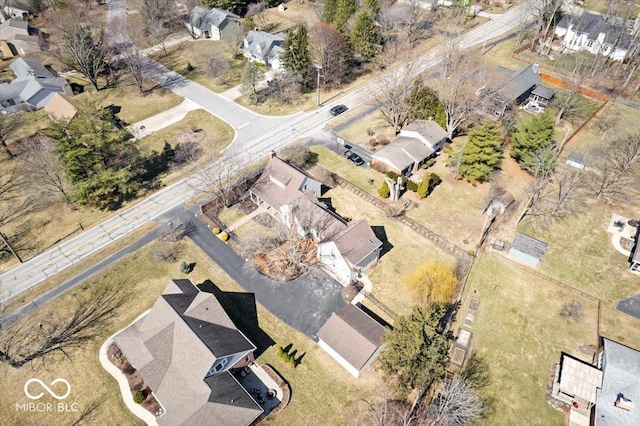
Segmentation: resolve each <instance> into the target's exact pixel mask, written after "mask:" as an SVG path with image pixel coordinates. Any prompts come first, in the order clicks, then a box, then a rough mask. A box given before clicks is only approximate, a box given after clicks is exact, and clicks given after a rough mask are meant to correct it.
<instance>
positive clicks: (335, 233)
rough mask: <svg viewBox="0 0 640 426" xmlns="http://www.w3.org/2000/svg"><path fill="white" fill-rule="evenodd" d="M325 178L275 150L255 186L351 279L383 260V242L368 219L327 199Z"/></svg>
mask: <svg viewBox="0 0 640 426" xmlns="http://www.w3.org/2000/svg"><path fill="white" fill-rule="evenodd" d="M321 189H322V184H321V183H320V182H318V181H317V180H315V179H314V178H313V177H311V176H309V175H308V174H307V173H305V172H304V171H302V170H300V169H299V168H297V167H295V166H292V165H291V164H289V163H287V162H286V161H284V160H282V159H280V158H278V157H277V156H276V155H272V156H271V158H270V160H269V163H268V164H267V166H266V167H265V169H264V171H263V172H262V174H261V175H260V177H259V178H258V180H257V181H256V182H255V183H254V184H253V185H252V186H251V188H249V196H250V198H251V200H252V201H253V202H254V203H255V204H256V205H257V206H259V207H261V208H263V209H264V210H265V211H266V212H267V213H269V214H270V215H271V216H272V217H274V218H275V219H276V220H278V221H279V222H281V223H282V224H284V225H285V226H287V227H290V228H291V229H292V230H294V231H295V233H296V234H298V235H300V236H302V237H305V236H310V237H312V238H313V239H315V240H317V256H318V261H319V263H320V265H321V266H323V267H325V268H327V270H328V271H329V272H331V273H332V274H333V275H334V276H335V277H336V279H338V280H339V281H341V282H342V283H344V284H349V283H351V282H353V281H354V280H357V278H358V277H359V276H360V275H361V273H362V272H363V271H364V270H366V269H367V268H369V267H370V266H371V265H373V264H375V263H376V262H377V261H378V258H379V256H380V251H381V250H382V242H381V241H380V240H379V239H378V238H377V237H376V235H375V233H374V232H373V230H372V229H371V226H369V223H368V222H367V221H366V219H360V220H356V221H346V220H345V219H343V218H342V217H340V216H339V215H337V214H336V213H334V212H333V211H331V210H329V209H328V208H327V206H326V204H324V203H323V202H322V201H320V200H319V197H320V196H321Z"/></svg>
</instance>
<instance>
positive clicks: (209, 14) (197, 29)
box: [185, 6, 242, 40]
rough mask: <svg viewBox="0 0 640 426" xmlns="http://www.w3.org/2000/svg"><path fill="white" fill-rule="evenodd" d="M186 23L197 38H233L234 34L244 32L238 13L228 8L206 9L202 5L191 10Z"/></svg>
mask: <svg viewBox="0 0 640 426" xmlns="http://www.w3.org/2000/svg"><path fill="white" fill-rule="evenodd" d="M185 25H186V26H187V29H188V30H189V31H190V32H191V33H192V34H193V35H195V36H196V38H200V37H205V38H210V39H212V40H233V36H234V35H236V34H238V33H240V32H242V24H241V23H240V17H239V16H238V15H234V14H233V13H231V12H227V11H226V10H221V9H216V8H212V9H205V8H204V7H201V6H196V7H194V8H193V9H192V10H191V13H189V18H188V20H187V22H185Z"/></svg>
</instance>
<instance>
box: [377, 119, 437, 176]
mask: <svg viewBox="0 0 640 426" xmlns="http://www.w3.org/2000/svg"><path fill="white" fill-rule="evenodd" d="M447 136H448V134H447V132H446V130H444V129H443V128H442V127H440V126H439V125H438V123H436V122H435V121H433V120H416V121H414V122H412V123H409V124H407V125H406V126H404V127H403V128H402V130H400V135H399V137H398V138H397V139H396V140H394V141H393V142H391V143H390V144H388V145H387V146H385V147H384V148H382V149H380V150H379V151H376V152H375V153H374V154H373V156H372V157H373V164H374V166H375V167H376V168H377V169H379V170H381V171H387V170H391V171H394V172H396V173H398V174H403V175H407V176H410V175H411V174H413V173H415V172H416V171H417V170H418V168H419V167H420V165H421V164H423V163H424V162H426V161H427V160H428V159H430V158H432V157H433V156H434V155H436V153H437V152H438V151H439V150H440V149H442V147H443V146H444V144H445V142H446V141H447Z"/></svg>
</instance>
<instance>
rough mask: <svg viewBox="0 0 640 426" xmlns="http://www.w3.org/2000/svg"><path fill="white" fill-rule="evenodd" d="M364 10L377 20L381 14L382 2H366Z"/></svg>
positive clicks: (376, 0)
mask: <svg viewBox="0 0 640 426" xmlns="http://www.w3.org/2000/svg"><path fill="white" fill-rule="evenodd" d="M364 8H365V10H367V11H368V12H369V13H370V14H371V16H372V17H373V18H375V17H376V16H378V14H379V13H380V0H364Z"/></svg>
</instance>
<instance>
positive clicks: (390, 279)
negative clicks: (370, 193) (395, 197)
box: [324, 187, 453, 314]
mask: <svg viewBox="0 0 640 426" xmlns="http://www.w3.org/2000/svg"><path fill="white" fill-rule="evenodd" d="M324 197H326V198H330V199H331V205H332V206H333V207H334V208H335V209H336V212H337V213H338V214H340V215H341V216H343V217H348V218H351V219H352V220H358V219H360V218H366V219H367V220H368V222H369V225H371V227H373V229H374V231H380V232H379V233H380V234H381V235H382V236H383V238H380V236H379V238H380V240H381V241H382V242H383V243H384V246H383V254H382V256H381V257H380V261H379V262H378V264H377V266H375V267H374V268H373V269H371V270H369V271H368V272H367V276H368V277H369V278H370V279H371V282H372V283H373V292H372V293H373V295H374V296H375V297H376V298H377V299H378V300H380V301H381V302H382V303H384V304H385V305H387V306H388V307H389V308H390V309H391V310H392V311H393V312H395V313H396V314H405V313H407V312H409V310H410V307H411V305H413V304H414V303H415V302H416V301H417V299H414V297H413V296H412V295H411V294H409V293H408V292H407V291H406V288H405V286H404V282H405V280H406V278H407V277H408V275H410V274H411V273H412V272H413V270H414V268H415V267H416V266H418V265H420V264H421V263H422V262H426V261H431V260H438V259H442V260H446V261H450V262H453V259H452V258H451V257H450V256H448V255H447V254H445V253H444V252H442V251H441V250H440V249H438V248H437V247H436V246H434V245H433V244H431V243H430V242H429V241H428V240H427V239H426V238H424V237H423V236H421V235H419V234H417V233H415V232H414V231H413V230H411V229H409V228H407V227H406V226H404V225H402V224H401V223H400V222H398V221H396V220H395V219H391V218H388V217H387V216H386V215H385V214H384V213H383V212H382V211H380V210H379V209H377V208H376V207H374V206H372V205H371V204H369V203H368V202H366V201H364V200H362V199H361V198H359V197H358V196H357V195H354V194H353V193H351V192H349V191H347V190H346V189H344V188H342V187H337V188H333V189H331V190H329V191H327V193H326V194H324ZM385 237H386V238H385Z"/></svg>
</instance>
